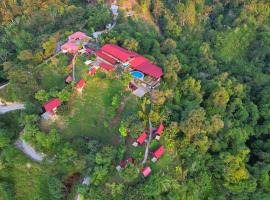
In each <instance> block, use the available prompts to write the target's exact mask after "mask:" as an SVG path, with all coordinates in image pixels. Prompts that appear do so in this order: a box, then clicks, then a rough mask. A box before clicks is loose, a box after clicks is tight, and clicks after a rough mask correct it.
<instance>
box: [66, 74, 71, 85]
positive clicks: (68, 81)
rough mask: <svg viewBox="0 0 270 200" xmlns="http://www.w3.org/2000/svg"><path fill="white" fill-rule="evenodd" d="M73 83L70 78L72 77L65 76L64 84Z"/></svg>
mask: <svg viewBox="0 0 270 200" xmlns="http://www.w3.org/2000/svg"><path fill="white" fill-rule="evenodd" d="M72 81H73V78H72V76H70V75H69V76H67V78H66V80H65V82H66V83H70V82H72Z"/></svg>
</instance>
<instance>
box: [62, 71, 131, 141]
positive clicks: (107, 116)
mask: <svg viewBox="0 0 270 200" xmlns="http://www.w3.org/2000/svg"><path fill="white" fill-rule="evenodd" d="M124 88H125V87H124V86H123V85H122V82H120V81H119V80H117V79H115V78H109V77H104V78H101V77H100V76H97V75H96V76H95V77H91V78H90V79H89V80H88V81H87V84H86V87H85V88H84V90H83V94H82V95H79V94H76V95H74V97H72V99H71V100H70V101H69V103H68V109H69V111H68V114H67V116H68V117H67V118H68V119H67V125H66V127H65V129H64V130H63V135H64V137H66V138H71V137H76V136H89V137H93V138H96V139H98V140H100V141H102V142H104V143H111V144H116V143H117V142H116V140H118V136H119V133H118V128H119V124H117V125H116V126H115V127H113V128H109V127H108V125H109V123H110V120H111V119H112V118H113V117H114V116H115V114H116V112H115V110H116V109H115V108H114V107H113V106H112V99H113V97H114V96H115V95H120V96H123V90H124ZM134 102H135V103H134ZM130 103H131V104H136V101H129V102H127V105H129V104H130ZM134 107H136V106H135V105H133V106H132V105H129V106H128V107H127V109H125V110H124V112H123V113H122V116H125V115H126V113H128V112H130V111H132V109H131V108H134Z"/></svg>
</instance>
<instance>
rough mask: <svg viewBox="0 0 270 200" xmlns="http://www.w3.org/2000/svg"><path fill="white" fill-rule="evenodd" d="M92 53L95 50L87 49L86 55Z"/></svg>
mask: <svg viewBox="0 0 270 200" xmlns="http://www.w3.org/2000/svg"><path fill="white" fill-rule="evenodd" d="M92 51H93V50H92V49H90V48H85V52H86V53H92Z"/></svg>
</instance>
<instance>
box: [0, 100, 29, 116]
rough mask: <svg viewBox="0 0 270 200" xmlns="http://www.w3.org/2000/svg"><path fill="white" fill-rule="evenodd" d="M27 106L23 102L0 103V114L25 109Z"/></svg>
mask: <svg viewBox="0 0 270 200" xmlns="http://www.w3.org/2000/svg"><path fill="white" fill-rule="evenodd" d="M24 109H25V106H24V104H21V103H13V104H7V105H5V104H2V105H1V104H0V114H4V113H7V112H10V111H13V110H24Z"/></svg>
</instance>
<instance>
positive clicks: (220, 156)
mask: <svg viewBox="0 0 270 200" xmlns="http://www.w3.org/2000/svg"><path fill="white" fill-rule="evenodd" d="M119 3H120V4H121V5H123V6H126V7H130V8H127V10H128V9H131V10H132V11H134V16H132V17H125V15H126V14H127V13H125V12H124V11H122V10H120V14H119V17H118V19H117V25H116V26H115V27H114V29H112V30H111V31H109V32H107V33H105V34H103V35H101V37H100V38H99V41H98V42H99V43H100V44H101V45H102V44H105V43H112V44H117V45H120V46H123V47H125V48H128V49H130V50H134V51H136V52H138V53H139V54H141V55H144V56H145V57H147V58H149V59H150V60H151V61H153V62H154V63H156V64H157V65H159V66H161V67H162V68H163V71H164V76H163V78H162V81H161V85H160V87H159V88H157V89H156V90H153V91H152V98H151V100H152V104H150V98H149V95H146V96H145V98H143V99H137V98H136V97H134V96H130V97H129V94H130V92H129V91H127V90H126V85H127V84H126V83H127V80H128V77H125V74H120V75H121V77H118V75H119V74H117V73H116V74H114V73H108V74H105V73H103V72H98V73H97V74H96V75H95V76H93V77H88V76H87V74H86V73H87V71H88V67H87V66H86V65H85V64H84V61H85V60H86V59H88V58H86V57H84V56H79V57H78V58H77V59H76V75H77V77H76V80H79V79H80V78H85V79H87V85H86V87H85V88H84V90H83V94H81V95H80V94H77V93H76V91H75V88H74V85H73V84H70V85H67V84H65V83H64V80H65V77H66V76H67V75H68V74H71V70H70V69H67V68H66V67H67V65H68V64H70V62H71V60H72V57H73V56H72V55H63V54H60V55H58V56H56V57H54V58H53V59H49V60H47V59H48V58H50V57H51V56H53V55H54V53H55V48H56V46H57V45H58V44H59V43H63V42H65V41H66V38H67V36H68V35H70V34H71V33H73V32H75V31H78V30H79V31H83V32H85V33H87V34H88V35H90V34H91V33H92V32H94V31H100V30H103V29H104V28H105V26H106V24H108V23H111V19H112V16H111V13H110V11H109V8H108V6H107V4H105V1H103V0H98V1H76V0H69V1H62V0H54V1H49V0H47V1H42V0H27V1H12V0H3V1H1V3H0V23H1V28H0V67H1V68H0V75H1V76H2V77H3V78H5V79H9V82H10V84H9V85H8V86H7V87H6V88H5V89H3V90H1V91H0V98H1V99H5V100H8V101H21V102H25V103H26V110H24V111H16V112H12V113H8V114H5V115H0V200H2V199H3V200H10V199H15V200H17V199H18V200H20V199H21V200H24V199H44V200H46V199H55V200H56V199H74V196H75V195H76V193H80V194H81V195H82V196H84V199H85V200H99V199H100V200H104V199H106V200H107V199H113V200H118V199H126V200H131V199H138V200H140V199H142V200H153V199H154V200H155V199H170V200H175V199H181V200H182V199H183V200H187V199H194V200H200V199H234V200H246V199H269V196H270V191H269V186H270V181H269V180H270V176H269V171H270V165H269V161H270V157H269V151H270V146H269V140H270V138H269V136H268V135H269V127H270V126H269V125H270V120H269V113H270V103H269V98H270V96H269V94H270V87H269V81H270V76H269V63H270V60H269V58H270V49H269V46H270V34H269V33H270V20H269V19H270V4H269V1H267V0H250V1H245V0H237V1H214V0H207V1H199V0H183V1H179V0H170V1H169V0H154V1H153V0H138V1H127V0H121V1H120V2H119ZM141 17H142V18H143V19H142V18H141ZM1 80H2V79H1ZM52 97H59V98H60V99H61V100H62V101H63V105H62V106H61V107H60V108H59V109H58V115H59V118H58V119H57V120H56V121H55V122H53V123H48V124H46V123H45V124H43V122H42V121H40V118H39V114H40V113H41V104H42V103H44V102H45V101H47V100H48V99H50V98H52ZM125 98H127V99H126V106H125V108H124V110H123V112H122V113H121V114H120V115H118V112H117V111H118V108H119V107H120V105H121V101H123V99H125ZM150 107H151V108H152V109H151V110H150ZM149 119H151V121H152V123H153V126H154V127H157V126H158V125H159V123H160V122H163V124H164V125H165V130H164V133H163V135H162V137H161V141H160V142H157V141H155V140H153V141H152V142H151V144H150V150H155V149H156V148H157V147H158V146H159V145H164V146H165V149H166V152H165V154H164V155H163V156H162V157H161V158H160V160H158V161H157V162H156V163H152V162H150V159H151V156H150V155H149V157H148V161H147V163H146V166H150V167H151V169H152V172H151V174H150V175H149V177H147V178H142V177H141V176H139V171H140V170H141V169H142V167H143V165H142V160H143V156H144V150H145V145H142V146H139V147H136V148H135V147H133V146H132V142H134V139H135V138H137V136H138V135H139V134H140V133H141V131H142V130H144V129H146V130H147V127H148V121H149ZM112 121H113V124H110V123H112ZM23 128H25V135H24V136H23V137H24V139H25V140H26V141H27V142H29V143H30V144H31V145H32V146H34V147H35V149H36V150H38V151H39V152H44V153H46V155H47V156H46V159H45V160H44V161H43V162H41V163H36V162H33V161H31V160H29V159H28V158H27V157H25V155H24V154H22V153H21V152H19V150H17V149H15V147H14V145H13V144H14V142H15V141H16V140H17V138H18V137H19V133H20V132H21V130H22V129H23ZM120 139H121V140H120ZM128 157H133V158H134V159H135V162H134V163H128V164H127V165H126V167H125V168H124V169H122V171H120V172H118V171H116V169H115V167H116V166H117V165H118V164H119V162H120V161H121V160H125V159H127V158H128ZM85 176H89V177H90V178H91V181H90V185H89V186H86V185H82V184H81V181H82V179H83V177H85Z"/></svg>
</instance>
